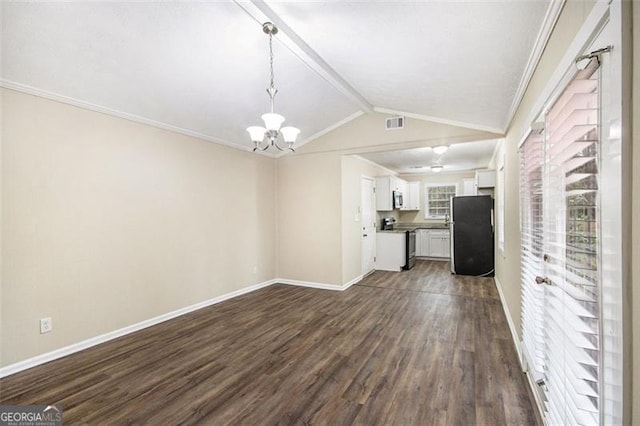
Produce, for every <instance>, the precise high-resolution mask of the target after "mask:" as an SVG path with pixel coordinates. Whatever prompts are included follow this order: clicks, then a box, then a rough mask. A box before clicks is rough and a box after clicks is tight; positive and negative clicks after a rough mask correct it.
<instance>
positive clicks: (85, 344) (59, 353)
mask: <svg viewBox="0 0 640 426" xmlns="http://www.w3.org/2000/svg"><path fill="white" fill-rule="evenodd" d="M360 280H362V275H361V276H359V277H356V278H354V279H353V280H351V281H349V282H348V283H346V284H344V285H338V284H322V283H314V282H310V281H298V280H289V279H284V278H277V279H273V280H269V281H265V282H261V283H258V284H254V285H252V286H249V287H245V288H242V289H240V290H236V291H232V292H230V293H227V294H223V295H221V296H217V297H214V298H212V299H208V300H205V301H203V302H199V303H196V304H193V305H191V306H186V307H184V308H180V309H177V310H175V311H171V312H167V313H166V314H162V315H159V316H157V317H154V318H150V319H148V320H144V321H141V322H138V323H136V324H132V325H129V326H127V327H123V328H120V329H118V330H114V331H110V332H108V333H105V334H101V335H99V336H95V337H91V338H89V339H86V340H83V341H81V342H78V343H74V344H71V345H69V346H65V347H63V348H60V349H56V350H54V351H51V352H47V353H44V354H41V355H37V356H34V357H32V358H29V359H26V360H24V361H19V362H16V363H14V364H9V365H7V366H5V367H2V368H0V378H2V377H6V376H10V375H12V374H15V373H18V372H20V371H23V370H27V369H29V368H32V367H36V366H38V365H41V364H45V363H47V362H50V361H54V360H56V359H58V358H62V357H64V356H67V355H71V354H73V353H76V352H79V351H82V350H84V349H88V348H90V347H92V346H96V345H99V344H101V343H105V342H108V341H109V340H113V339H116V338H118V337H122V336H124V335H127V334H131V333H134V332H136V331H139V330H142V329H144V328H147V327H151V326H152V325H156V324H160V323H161V322H165V321H168V320H170V319H173V318H176V317H179V316H181V315H185V314H188V313H189V312H193V311H196V310H198V309H202V308H206V307H207V306H211V305H215V304H217V303H220V302H224V301H225V300H229V299H233V298H234V297H238V296H241V295H243V294H247V293H251V292H253V291H256V290H259V289H261V288H265V287H268V286H270V285H273V284H288V285H295V286H300V287H312V288H319V289H323V290H333V291H344V290H346V289H348V288H349V287H351V286H352V285H353V284H355V283H357V282H358V281H360Z"/></svg>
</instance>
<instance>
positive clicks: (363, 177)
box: [358, 175, 377, 276]
mask: <svg viewBox="0 0 640 426" xmlns="http://www.w3.org/2000/svg"><path fill="white" fill-rule="evenodd" d="M365 180H367V181H370V182H371V186H372V187H373V200H372V204H371V206H372V208H373V232H372V233H371V234H369V236H368V238H369V239H370V240H372V243H371V244H373V259H374V262H373V268H371V269H370V270H365V258H364V254H365V250H364V246H365V238H364V236H363V231H364V229H363V228H364V221H363V213H364V211H363V205H364V203H363V202H362V201H363V199H364V196H365V191H364V185H363V184H362V183H363V181H365ZM375 194H376V179H375V178H373V177H371V176H367V175H360V206H359V208H358V210H359V213H360V228H362V229H360V272H361V273H362V276H365V275H368V274H370V273H371V272H373V271H374V270H375V259H376V249H377V247H376V220H375V216H376V199H375Z"/></svg>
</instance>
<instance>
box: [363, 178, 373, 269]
mask: <svg viewBox="0 0 640 426" xmlns="http://www.w3.org/2000/svg"><path fill="white" fill-rule="evenodd" d="M360 188H361V191H362V195H361V202H360V212H361V224H362V237H361V238H362V275H365V274H368V273H369V272H371V271H373V269H374V267H375V257H376V194H375V189H374V188H375V181H374V180H373V179H372V178H369V177H365V176H363V177H362V183H361V186H360Z"/></svg>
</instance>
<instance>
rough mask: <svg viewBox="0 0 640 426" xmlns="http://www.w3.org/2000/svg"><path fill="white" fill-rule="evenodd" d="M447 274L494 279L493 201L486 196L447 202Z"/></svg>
mask: <svg viewBox="0 0 640 426" xmlns="http://www.w3.org/2000/svg"><path fill="white" fill-rule="evenodd" d="M451 272H452V273H454V274H460V275H474V276H485V277H492V276H493V275H494V253H493V198H492V197H491V196H490V195H473V196H465V197H452V198H451Z"/></svg>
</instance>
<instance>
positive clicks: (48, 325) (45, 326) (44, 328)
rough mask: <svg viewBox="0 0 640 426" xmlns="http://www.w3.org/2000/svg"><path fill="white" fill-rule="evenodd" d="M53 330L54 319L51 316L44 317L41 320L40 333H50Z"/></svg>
mask: <svg viewBox="0 0 640 426" xmlns="http://www.w3.org/2000/svg"><path fill="white" fill-rule="evenodd" d="M52 330H53V320H52V319H51V318H42V319H41V320H40V334H44V333H48V332H50V331H52Z"/></svg>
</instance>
